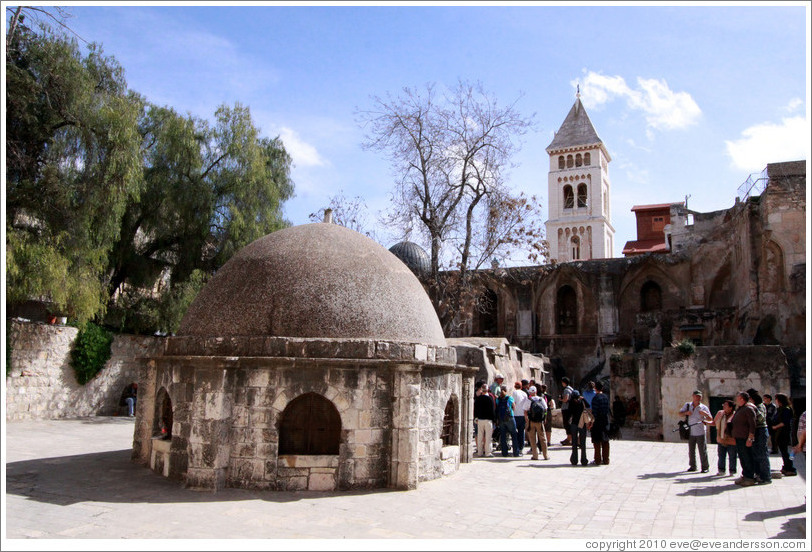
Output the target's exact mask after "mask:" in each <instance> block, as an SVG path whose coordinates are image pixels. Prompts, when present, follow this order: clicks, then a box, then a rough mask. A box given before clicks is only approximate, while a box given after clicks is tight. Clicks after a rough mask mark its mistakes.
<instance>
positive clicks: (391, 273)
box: [178, 223, 446, 347]
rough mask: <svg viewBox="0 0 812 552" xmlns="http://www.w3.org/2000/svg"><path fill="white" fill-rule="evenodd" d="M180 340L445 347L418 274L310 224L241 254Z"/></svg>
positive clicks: (368, 245)
mask: <svg viewBox="0 0 812 552" xmlns="http://www.w3.org/2000/svg"><path fill="white" fill-rule="evenodd" d="M178 335H192V336H206V337H218V336H223V337H225V336H276V337H304V338H330V339H342V338H343V339H351V338H352V339H376V340H386V341H399V342H407V343H424V344H427V345H435V346H442V347H444V346H445V345H446V342H445V337H444V336H443V331H442V328H441V327H440V322H439V320H438V319H437V314H436V313H435V311H434V307H433V306H432V304H431V301H430V300H429V298H428V295H426V292H425V291H424V290H423V287H422V286H421V285H420V282H419V281H418V280H417V277H415V275H414V274H412V272H411V271H410V270H409V269H408V268H407V267H406V265H404V264H403V263H402V262H401V261H400V260H398V258H397V257H395V255H393V254H392V253H390V252H389V251H387V250H386V248H384V247H383V246H381V245H379V244H378V243H376V242H374V241H373V240H371V239H369V238H367V237H366V236H363V235H361V234H359V233H358V232H355V231H353V230H350V229H348V228H344V227H343V226H339V225H336V224H327V223H315V224H305V225H302V226H295V227H292V228H286V229H284V230H279V231H277V232H273V233H271V234H268V235H267V236H264V237H262V238H260V239H258V240H256V241H254V242H252V243H250V244H249V245H247V246H245V247H244V248H243V249H241V250H240V251H238V252H237V253H236V254H235V255H234V257H232V258H231V259H230V260H229V261H228V262H227V263H226V264H225V265H223V267H222V268H220V270H218V271H217V273H216V274H215V275H214V277H212V279H211V280H210V281H209V283H208V284H207V285H206V286H205V287H204V288H203V289H202V290H201V291H200V293H199V294H198V296H197V297H196V298H195V300H194V301H193V302H192V305H191V306H190V307H189V310H188V311H187V312H186V315H185V316H184V317H183V320H182V321H181V325H180V329H179V331H178Z"/></svg>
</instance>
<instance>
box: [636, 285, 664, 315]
mask: <svg viewBox="0 0 812 552" xmlns="http://www.w3.org/2000/svg"><path fill="white" fill-rule="evenodd" d="M662 309H663V290H662V288H660V285H659V284H658V283H657V282H655V281H654V280H649V281H647V282H646V283H645V284H643V285H642V287H641V288H640V311H641V312H652V311H660V310H662Z"/></svg>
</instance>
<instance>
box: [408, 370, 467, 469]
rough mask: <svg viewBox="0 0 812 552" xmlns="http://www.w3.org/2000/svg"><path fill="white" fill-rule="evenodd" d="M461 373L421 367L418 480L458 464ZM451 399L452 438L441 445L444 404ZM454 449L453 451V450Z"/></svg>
mask: <svg viewBox="0 0 812 552" xmlns="http://www.w3.org/2000/svg"><path fill="white" fill-rule="evenodd" d="M461 389H462V376H461V375H460V374H458V373H448V372H446V371H440V370H431V369H427V370H424V371H423V373H422V376H421V382H420V414H419V418H418V426H419V427H420V435H419V441H418V444H417V454H418V458H419V459H420V460H419V464H418V477H419V480H420V481H430V480H432V479H437V478H439V477H442V476H443V475H448V474H449V473H453V472H455V471H457V469H458V468H459V461H460V455H459V445H460V442H461V441H460V428H461V426H462V424H460V419H461V412H462V411H461V406H462V405H461V398H460V393H459V392H455V391H457V390H461ZM449 400H450V401H452V404H453V405H454V411H455V416H456V417H455V419H454V421H455V424H454V429H453V431H452V436H451V442H450V443H449V444H448V445H446V446H443V441H442V429H443V419H444V414H445V408H446V405H447V404H448V401H449ZM455 453H456V454H455Z"/></svg>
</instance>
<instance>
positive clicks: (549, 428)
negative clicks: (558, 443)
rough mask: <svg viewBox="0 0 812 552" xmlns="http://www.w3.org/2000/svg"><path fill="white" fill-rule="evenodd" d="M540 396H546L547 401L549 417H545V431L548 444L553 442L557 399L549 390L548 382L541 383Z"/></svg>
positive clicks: (550, 444)
mask: <svg viewBox="0 0 812 552" xmlns="http://www.w3.org/2000/svg"><path fill="white" fill-rule="evenodd" d="M539 396H542V397H544V400H545V401H547V417H546V418H545V419H544V433H545V435H546V436H547V446H548V447H550V446H552V444H553V410H555V400H554V399H553V397H552V395H550V394H549V393H548V392H547V384H545V383H542V384H541V393H539Z"/></svg>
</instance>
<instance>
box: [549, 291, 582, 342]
mask: <svg viewBox="0 0 812 552" xmlns="http://www.w3.org/2000/svg"><path fill="white" fill-rule="evenodd" d="M555 312H556V333H558V334H575V333H578V295H577V294H576V293H575V290H574V289H573V288H572V286H570V285H564V286H561V287H560V288H559V289H558V292H557V294H556V302H555Z"/></svg>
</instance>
